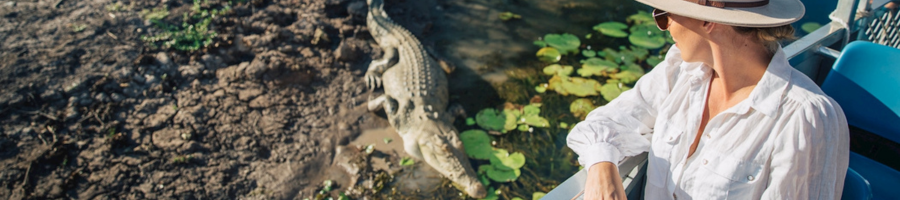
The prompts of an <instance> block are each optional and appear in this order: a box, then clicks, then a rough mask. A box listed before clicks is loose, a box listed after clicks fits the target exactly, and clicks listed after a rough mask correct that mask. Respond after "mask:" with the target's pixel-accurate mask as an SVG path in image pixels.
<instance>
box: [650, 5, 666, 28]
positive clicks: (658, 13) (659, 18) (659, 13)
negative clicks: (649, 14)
mask: <svg viewBox="0 0 900 200" xmlns="http://www.w3.org/2000/svg"><path fill="white" fill-rule="evenodd" d="M668 14H669V13H666V11H663V10H659V9H653V19H655V20H656V27H657V28H659V30H666V29H668V28H669V17H668Z"/></svg>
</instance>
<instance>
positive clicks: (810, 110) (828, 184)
mask: <svg viewBox="0 0 900 200" xmlns="http://www.w3.org/2000/svg"><path fill="white" fill-rule="evenodd" d="M811 101H814V102H809V103H805V104H806V105H800V106H798V107H799V108H798V109H797V110H796V111H794V112H793V113H792V115H793V116H791V117H790V118H789V119H790V120H788V121H787V123H788V124H787V125H786V126H784V127H785V128H784V129H783V131H782V133H779V135H778V136H777V137H776V139H775V141H776V143H775V146H774V149H773V151H772V157H771V159H772V160H771V170H772V171H771V172H770V174H769V176H770V178H769V183H768V187H767V188H766V190H765V191H763V194H762V197H763V198H762V199H840V198H841V192H842V190H843V188H844V176H845V175H846V174H847V166H848V164H849V156H850V134H849V129H848V127H847V119H846V118H845V117H844V113H843V111H842V110H841V108H840V106H839V105H838V104H837V103H835V102H834V100H831V99H830V98H828V97H824V96H822V97H819V98H816V100H811Z"/></svg>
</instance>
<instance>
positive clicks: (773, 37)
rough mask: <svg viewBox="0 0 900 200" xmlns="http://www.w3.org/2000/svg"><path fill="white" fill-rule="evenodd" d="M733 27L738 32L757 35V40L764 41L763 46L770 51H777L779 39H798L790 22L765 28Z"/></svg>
mask: <svg viewBox="0 0 900 200" xmlns="http://www.w3.org/2000/svg"><path fill="white" fill-rule="evenodd" d="M733 27H734V31H735V32H737V33H740V34H744V35H756V40H757V41H759V42H761V43H763V46H765V47H766V50H768V51H769V53H775V51H778V45H779V43H778V42H779V41H781V40H793V39H796V37H794V27H792V26H791V25H790V24H787V25H782V26H776V27H763V28H753V27H738V26H733Z"/></svg>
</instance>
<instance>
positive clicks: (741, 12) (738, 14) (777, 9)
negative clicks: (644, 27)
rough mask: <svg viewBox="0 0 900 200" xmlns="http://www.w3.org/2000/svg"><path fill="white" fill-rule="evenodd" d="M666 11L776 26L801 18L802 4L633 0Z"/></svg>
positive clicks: (791, 1) (785, 1)
mask: <svg viewBox="0 0 900 200" xmlns="http://www.w3.org/2000/svg"><path fill="white" fill-rule="evenodd" d="M637 1H638V2H641V3H643V4H646V5H648V6H651V7H654V8H657V9H660V10H665V11H667V12H669V13H672V14H676V15H680V16H685V17H690V18H694V19H698V20H703V21H709V22H715V23H720V24H726V25H731V26H741V27H776V26H781V25H785V24H790V23H793V22H795V21H797V20H800V18H801V17H803V13H805V12H806V7H804V6H803V3H801V2H800V0H770V1H769V4H766V5H764V6H759V7H750V8H730V7H725V8H716V7H712V6H704V5H700V4H697V3H693V2H688V1H684V0H637Z"/></svg>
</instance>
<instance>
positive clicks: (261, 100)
mask: <svg viewBox="0 0 900 200" xmlns="http://www.w3.org/2000/svg"><path fill="white" fill-rule="evenodd" d="M269 106H272V101H271V100H270V99H269V97H267V96H259V97H256V98H255V99H253V101H250V107H251V108H268V107H269Z"/></svg>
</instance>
